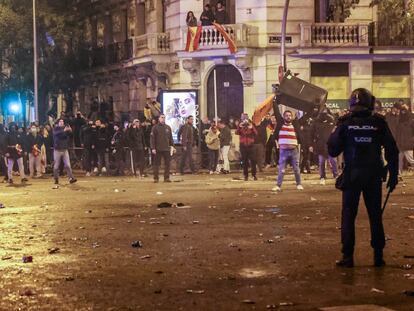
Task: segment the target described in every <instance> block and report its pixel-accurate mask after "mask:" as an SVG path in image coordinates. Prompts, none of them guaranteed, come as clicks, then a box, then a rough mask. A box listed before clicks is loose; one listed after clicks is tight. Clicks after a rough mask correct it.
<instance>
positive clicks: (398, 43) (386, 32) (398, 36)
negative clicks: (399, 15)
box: [370, 21, 414, 47]
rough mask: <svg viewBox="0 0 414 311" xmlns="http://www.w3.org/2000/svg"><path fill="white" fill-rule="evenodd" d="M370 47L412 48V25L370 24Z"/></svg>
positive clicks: (413, 36)
mask: <svg viewBox="0 0 414 311" xmlns="http://www.w3.org/2000/svg"><path fill="white" fill-rule="evenodd" d="M370 45H372V46H384V47H414V23H409V24H402V23H401V22H398V21H397V22H387V21H381V22H375V23H371V24H370Z"/></svg>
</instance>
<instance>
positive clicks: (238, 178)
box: [231, 177, 242, 181]
mask: <svg viewBox="0 0 414 311" xmlns="http://www.w3.org/2000/svg"><path fill="white" fill-rule="evenodd" d="M231 180H232V181H241V180H242V179H241V178H240V177H233V178H232V179H231Z"/></svg>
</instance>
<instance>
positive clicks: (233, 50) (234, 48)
mask: <svg viewBox="0 0 414 311" xmlns="http://www.w3.org/2000/svg"><path fill="white" fill-rule="evenodd" d="M213 25H214V27H216V29H217V30H218V31H219V32H220V34H221V35H222V36H223V38H224V40H226V42H227V43H228V45H229V50H230V52H231V53H232V54H235V53H236V52H237V46H236V43H235V42H234V40H233V39H232V38H231V37H230V35H229V34H228V33H227V31H226V29H225V28H224V27H223V26H222V25H220V24H217V23H213Z"/></svg>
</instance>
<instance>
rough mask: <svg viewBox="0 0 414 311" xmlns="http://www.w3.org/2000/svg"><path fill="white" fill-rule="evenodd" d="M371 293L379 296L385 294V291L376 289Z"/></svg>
mask: <svg viewBox="0 0 414 311" xmlns="http://www.w3.org/2000/svg"><path fill="white" fill-rule="evenodd" d="M371 292H372V293H379V294H384V293H385V292H384V291H383V290H381V289H378V288H375V287H373V288H371Z"/></svg>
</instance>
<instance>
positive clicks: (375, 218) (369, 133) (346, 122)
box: [328, 88, 398, 268]
mask: <svg viewBox="0 0 414 311" xmlns="http://www.w3.org/2000/svg"><path fill="white" fill-rule="evenodd" d="M374 102H375V97H374V96H372V94H371V93H370V92H369V91H368V90H366V89H362V88H360V89H356V90H354V91H353V92H352V94H351V97H350V100H349V104H350V113H349V114H347V115H345V116H343V117H341V118H340V119H339V120H338V124H337V127H336V129H335V130H334V132H333V133H332V134H331V136H330V138H329V141H328V150H329V155H330V156H332V157H337V156H339V155H340V154H341V153H342V152H343V153H344V161H345V168H344V172H343V175H342V176H340V177H339V178H338V180H337V185H336V186H337V188H339V189H341V190H342V191H343V195H342V225H341V238H342V254H343V258H342V260H340V261H337V263H336V264H337V266H340V267H348V268H351V267H353V266H354V260H353V254H354V246H355V218H356V216H357V212H358V203H359V197H360V195H361V193H362V195H363V197H364V201H365V205H366V208H367V211H368V216H369V220H370V225H371V246H372V248H373V249H374V266H376V267H381V266H384V265H385V262H384V260H383V248H384V246H385V235H384V227H383V224H382V209H381V198H382V181H383V176H384V173H383V172H384V169H385V168H384V163H383V159H382V156H381V147H384V151H385V159H386V161H387V163H388V164H387V169H388V172H389V179H388V183H387V188H388V189H389V191H390V192H392V191H393V190H394V189H395V187H396V185H397V183H398V148H397V146H396V143H395V140H394V138H393V136H392V134H391V131H390V129H389V128H388V125H387V123H386V121H385V119H384V118H383V117H382V116H381V115H379V114H376V113H374V112H373V109H374Z"/></svg>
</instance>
